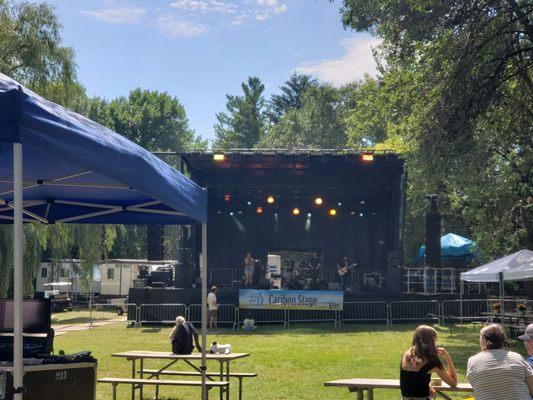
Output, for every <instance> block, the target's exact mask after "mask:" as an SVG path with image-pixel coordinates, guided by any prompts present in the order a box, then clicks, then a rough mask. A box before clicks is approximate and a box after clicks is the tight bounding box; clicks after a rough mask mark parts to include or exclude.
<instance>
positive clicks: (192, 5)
mask: <svg viewBox="0 0 533 400" xmlns="http://www.w3.org/2000/svg"><path fill="white" fill-rule="evenodd" d="M170 6H171V7H174V8H179V9H181V10H192V11H195V10H200V11H207V9H208V8H209V3H207V2H206V1H202V0H177V1H175V2H174V3H171V4H170Z"/></svg>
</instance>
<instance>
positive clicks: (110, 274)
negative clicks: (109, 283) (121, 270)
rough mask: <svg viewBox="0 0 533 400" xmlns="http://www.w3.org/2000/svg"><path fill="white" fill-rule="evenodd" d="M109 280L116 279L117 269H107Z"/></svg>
mask: <svg viewBox="0 0 533 400" xmlns="http://www.w3.org/2000/svg"><path fill="white" fill-rule="evenodd" d="M107 279H109V280H114V279H115V268H108V269H107Z"/></svg>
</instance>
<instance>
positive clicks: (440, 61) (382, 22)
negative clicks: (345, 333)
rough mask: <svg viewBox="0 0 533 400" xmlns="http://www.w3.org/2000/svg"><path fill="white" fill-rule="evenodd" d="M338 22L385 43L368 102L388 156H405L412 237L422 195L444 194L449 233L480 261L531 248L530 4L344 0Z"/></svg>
mask: <svg viewBox="0 0 533 400" xmlns="http://www.w3.org/2000/svg"><path fill="white" fill-rule="evenodd" d="M342 12H343V22H344V24H345V26H347V27H351V28H354V29H357V30H361V31H363V30H364V31H371V32H373V33H374V34H376V35H379V36H380V37H382V38H383V45H382V48H381V50H380V53H379V56H380V60H382V61H384V62H383V63H382V65H384V67H383V72H382V75H383V76H382V78H381V79H380V85H381V88H382V90H383V94H384V96H378V97H375V98H374V100H373V101H375V105H376V110H377V113H376V116H378V115H381V116H382V117H384V119H385V121H386V134H387V139H386V140H385V142H384V144H389V145H393V146H397V147H398V148H401V149H402V150H403V151H404V154H405V158H406V163H407V168H408V174H409V178H410V184H409V185H410V186H409V192H408V199H409V200H410V202H409V204H408V206H409V213H410V217H409V218H408V219H407V220H408V232H407V234H408V235H409V234H410V233H411V234H413V235H415V234H414V232H421V231H423V229H420V228H421V226H420V225H421V223H420V222H421V220H420V216H421V213H422V212H423V209H424V201H423V195H422V194H423V192H425V193H429V192H437V193H438V194H439V195H440V200H441V209H442V211H443V213H444V226H445V227H448V228H455V229H461V230H462V233H465V234H470V235H471V236H473V237H474V238H475V239H476V240H477V241H478V242H479V243H480V244H481V246H482V248H483V250H484V252H485V254H487V255H501V254H503V253H506V252H509V251H512V250H516V249H518V248H520V247H531V246H532V245H533V227H532V224H531V221H532V220H533V215H532V208H531V203H532V200H531V199H532V198H533V192H532V188H533V182H532V175H531V171H532V165H533V163H532V159H533V156H532V148H533V146H532V144H533V143H532V139H531V138H532V137H533V132H532V127H533V98H532V93H533V90H532V89H533V85H532V72H531V71H532V69H531V65H532V54H533V45H532V43H533V41H532V40H533V25H532V20H531V18H530V17H529V16H530V15H531V14H532V12H533V4H531V2H525V1H514V0H511V1H492V0H484V1H473V0H468V1H463V2H452V1H437V0H431V1H426V2H404V1H399V0H395V1H392V2H391V1H385V0H377V1H369V0H345V1H344V5H343V8H342ZM383 110H388V111H386V112H383ZM409 224H411V227H409Z"/></svg>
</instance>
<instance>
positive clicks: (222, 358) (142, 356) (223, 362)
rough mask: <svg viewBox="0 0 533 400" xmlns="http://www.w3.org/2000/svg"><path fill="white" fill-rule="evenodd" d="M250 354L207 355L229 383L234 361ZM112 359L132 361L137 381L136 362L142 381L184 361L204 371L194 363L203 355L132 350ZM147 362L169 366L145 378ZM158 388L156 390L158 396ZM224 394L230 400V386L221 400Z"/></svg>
mask: <svg viewBox="0 0 533 400" xmlns="http://www.w3.org/2000/svg"><path fill="white" fill-rule="evenodd" d="M249 355H250V354H249V353H230V354H210V353H207V354H206V360H207V361H217V362H218V363H219V367H220V369H219V371H220V374H219V376H218V377H219V379H220V381H226V382H229V379H230V363H231V362H232V361H234V360H238V359H241V358H245V357H248V356H249ZM111 356H112V357H120V358H125V359H126V360H128V361H131V377H132V378H133V379H135V377H136V374H137V370H136V361H137V360H139V376H140V378H141V379H143V378H148V379H151V378H153V377H156V378H157V377H158V376H159V375H160V374H161V372H163V371H165V370H166V369H168V368H170V367H171V366H173V365H174V364H176V363H177V362H178V361H180V360H183V361H184V362H185V363H186V364H187V365H189V366H190V367H191V368H193V369H194V370H196V371H197V372H199V373H201V372H202V370H201V368H200V366H198V365H196V364H195V363H194V362H198V361H200V362H201V361H202V354H201V353H192V354H174V353H169V352H164V351H140V350H131V351H125V352H122V353H114V354H111ZM145 360H166V361H168V362H167V364H165V365H164V366H163V367H161V368H159V369H158V370H157V372H152V373H150V374H147V375H148V376H147V377H146V376H144V374H143V371H144V361H145ZM206 379H208V380H212V379H213V378H212V377H206ZM135 389H136V387H135V386H132V389H131V399H132V400H134V399H135ZM157 391H158V388H156V396H157ZM224 393H225V394H226V400H229V385H228V386H227V387H226V388H221V390H220V400H222V399H223V398H224ZM139 395H140V399H141V400H142V398H143V388H142V385H141V386H139Z"/></svg>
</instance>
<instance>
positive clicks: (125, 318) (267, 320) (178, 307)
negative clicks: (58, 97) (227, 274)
mask: <svg viewBox="0 0 533 400" xmlns="http://www.w3.org/2000/svg"><path fill="white" fill-rule="evenodd" d="M499 302H500V301H499V300H497V299H496V300H495V299H466V300H463V301H461V300H443V301H441V302H439V301H437V300H419V301H391V302H389V303H387V302H385V301H372V302H370V301H361V302H347V303H344V305H343V310H342V311H338V310H291V309H245V308H239V307H238V306H236V305H234V304H220V305H219V309H218V322H219V324H221V325H225V326H231V327H232V328H233V329H235V328H237V329H238V328H239V326H241V325H242V323H243V321H244V320H245V319H253V320H255V322H256V324H283V325H284V327H286V328H290V327H291V325H292V324H294V323H300V322H333V323H334V326H335V327H336V328H337V327H340V326H341V324H342V323H348V322H366V323H385V324H386V325H387V326H389V325H392V324H393V323H397V322H424V321H437V322H439V323H440V324H446V323H447V322H457V321H460V322H463V321H470V322H474V321H481V320H486V319H487V317H488V316H489V315H490V314H491V313H494V304H495V303H499ZM524 306H525V307H527V309H528V310H531V309H533V300H521V299H513V300H510V299H506V300H504V302H503V304H502V305H501V308H502V310H503V311H505V312H516V311H517V310H518V309H519V308H520V307H524ZM201 310H202V306H201V304H191V305H189V306H186V305H185V304H143V305H140V306H137V305H135V304H92V305H91V306H89V310H87V312H88V320H89V321H90V322H88V323H89V325H90V327H94V326H99V325H105V324H107V323H115V322H128V323H130V324H131V325H140V324H173V323H174V321H175V318H176V316H178V315H183V316H185V318H187V319H188V320H189V321H191V322H192V323H194V324H200V323H201V317H202V314H201Z"/></svg>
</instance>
